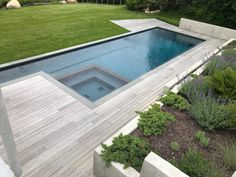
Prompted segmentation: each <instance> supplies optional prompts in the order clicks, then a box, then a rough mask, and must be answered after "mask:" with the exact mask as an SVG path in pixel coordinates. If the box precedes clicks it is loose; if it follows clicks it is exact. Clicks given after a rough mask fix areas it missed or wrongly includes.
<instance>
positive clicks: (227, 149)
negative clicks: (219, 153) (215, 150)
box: [222, 144, 236, 170]
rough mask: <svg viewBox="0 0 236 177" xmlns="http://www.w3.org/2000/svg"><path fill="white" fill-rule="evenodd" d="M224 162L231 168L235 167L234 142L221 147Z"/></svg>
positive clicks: (235, 150) (235, 147) (235, 148)
mask: <svg viewBox="0 0 236 177" xmlns="http://www.w3.org/2000/svg"><path fill="white" fill-rule="evenodd" d="M222 149H223V160H224V163H225V164H226V165H227V166H228V167H229V168H231V169H232V170H235V169H236V144H233V145H226V146H224V147H223V148H222Z"/></svg>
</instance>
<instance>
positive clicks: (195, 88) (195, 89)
mask: <svg viewBox="0 0 236 177" xmlns="http://www.w3.org/2000/svg"><path fill="white" fill-rule="evenodd" d="M179 93H180V94H181V95H184V96H185V97H186V98H188V100H189V101H190V102H191V101H192V100H194V99H195V98H196V97H197V96H196V93H197V94H201V95H203V96H206V95H208V94H209V93H211V90H210V87H209V84H208V82H207V80H206V78H205V77H202V76H199V77H198V78H195V79H193V80H185V81H184V82H183V84H182V85H181V87H180V91H179Z"/></svg>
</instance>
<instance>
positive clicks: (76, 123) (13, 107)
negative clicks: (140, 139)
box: [0, 19, 224, 177]
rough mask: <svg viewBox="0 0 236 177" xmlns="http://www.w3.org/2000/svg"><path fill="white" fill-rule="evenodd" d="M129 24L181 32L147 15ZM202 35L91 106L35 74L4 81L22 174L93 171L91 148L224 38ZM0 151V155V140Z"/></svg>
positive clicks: (56, 176) (84, 174)
mask: <svg viewBox="0 0 236 177" xmlns="http://www.w3.org/2000/svg"><path fill="white" fill-rule="evenodd" d="M115 23H116V24H121V23H123V24H124V22H119V21H115ZM125 23H126V24H127V21H126V22H125ZM134 24H136V25H137V26H136V27H135V25H134ZM134 24H133V25H130V26H128V27H127V26H126V27H127V28H128V29H130V30H134V31H135V30H140V29H141V28H142V29H145V28H147V27H152V26H160V27H165V28H168V29H174V30H175V31H178V32H185V31H184V30H182V29H179V28H177V27H173V26H172V25H169V24H166V23H164V22H160V21H158V20H153V19H152V20H151V23H150V21H149V23H148V21H142V22H139V23H138V21H135V23H134ZM185 33H186V34H194V35H195V36H199V37H201V36H202V35H199V34H195V33H191V32H185ZM204 37H205V38H206V39H207V41H206V42H204V43H202V44H200V45H199V46H197V47H195V48H194V49H191V50H190V51H188V52H186V53H184V54H182V55H181V56H178V57H177V58H175V59H173V60H171V61H169V62H167V63H165V64H163V65H161V66H160V67H158V68H157V69H154V70H153V71H151V72H149V73H147V74H145V75H144V76H142V77H141V78H142V80H141V81H140V82H137V83H136V84H134V85H132V86H131V87H130V88H129V89H126V90H124V91H123V92H121V93H120V94H118V95H116V96H114V97H112V98H111V99H109V100H107V101H106V102H105V103H103V104H101V105H99V106H97V107H95V108H93V109H92V108H89V107H88V106H87V105H86V104H84V103H82V102H80V101H79V100H77V99H76V98H75V97H73V96H71V95H70V94H68V93H67V92H65V91H63V90H62V89H61V88H59V87H58V86H56V85H55V84H54V83H52V82H51V81H50V80H48V79H47V78H45V77H44V76H43V75H40V74H39V75H33V76H32V77H30V78H27V79H25V80H20V81H18V82H16V83H11V84H10V85H4V87H2V92H3V95H4V99H5V101H6V107H7V111H8V114H9V119H10V122H11V125H12V129H13V134H14V138H15V140H16V146H17V150H18V152H19V158H20V161H21V165H22V168H23V177H31V176H32V177H48V176H52V177H66V176H68V177H69V176H70V177H74V176H81V177H88V176H93V174H92V165H93V163H92V161H93V151H94V149H95V148H96V147H97V146H98V145H99V144H100V143H101V142H103V141H105V140H106V139H107V138H108V137H109V136H111V135H112V134H113V133H115V132H116V131H117V130H118V129H119V128H121V127H122V126H124V125H125V124H126V123H127V122H128V121H130V120H132V119H133V118H134V117H135V116H137V114H136V113H135V111H137V110H138V111H142V110H144V109H146V108H147V107H148V106H149V105H150V104H151V103H153V102H154V101H155V100H156V99H157V97H159V96H160V95H161V94H162V93H163V90H164V88H165V86H166V85H167V84H169V82H170V81H172V80H173V79H174V80H176V78H177V77H178V76H179V75H181V74H183V73H184V72H185V71H186V70H188V68H190V67H191V66H193V64H195V63H197V62H199V61H200V60H201V59H203V58H204V57H205V56H206V55H208V54H209V53H210V52H212V51H213V50H214V49H215V48H217V47H218V46H219V45H220V44H222V43H223V42H224V41H220V40H218V39H213V38H210V37H207V36H204ZM0 156H2V157H3V158H5V159H6V155H5V151H4V149H3V146H2V142H1V140H0Z"/></svg>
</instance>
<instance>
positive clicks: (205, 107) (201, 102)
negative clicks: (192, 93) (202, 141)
mask: <svg viewBox="0 0 236 177" xmlns="http://www.w3.org/2000/svg"><path fill="white" fill-rule="evenodd" d="M190 113H191V114H192V115H193V117H194V118H195V119H196V121H197V122H198V123H199V124H200V125H201V126H202V127H204V128H206V129H208V130H214V129H222V128H228V123H227V122H228V119H229V116H230V112H229V110H228V109H227V108H226V106H225V105H224V104H221V100H217V99H215V98H213V97H211V96H204V95H203V96H202V95H197V97H196V99H195V100H192V105H191V107H190Z"/></svg>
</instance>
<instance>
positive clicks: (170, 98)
mask: <svg viewBox="0 0 236 177" xmlns="http://www.w3.org/2000/svg"><path fill="white" fill-rule="evenodd" d="M160 101H161V102H162V103H163V104H164V105H167V106H171V107H173V108H175V109H179V110H187V109H188V108H189V103H188V101H187V100H185V99H184V98H183V97H182V96H180V95H177V94H175V93H173V92H168V93H167V94H166V96H164V97H162V98H161V99H160Z"/></svg>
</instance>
